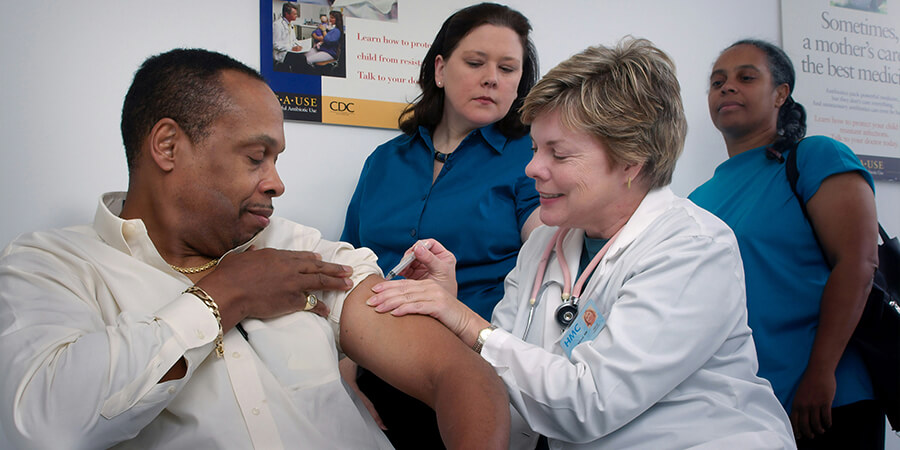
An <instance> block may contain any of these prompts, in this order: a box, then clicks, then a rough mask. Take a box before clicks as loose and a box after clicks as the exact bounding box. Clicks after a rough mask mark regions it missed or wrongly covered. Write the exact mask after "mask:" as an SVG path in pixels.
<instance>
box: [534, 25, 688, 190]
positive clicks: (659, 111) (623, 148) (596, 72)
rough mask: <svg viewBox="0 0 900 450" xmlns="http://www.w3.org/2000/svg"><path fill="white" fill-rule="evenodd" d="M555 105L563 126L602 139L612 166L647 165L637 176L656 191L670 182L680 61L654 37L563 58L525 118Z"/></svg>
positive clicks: (678, 118) (678, 125)
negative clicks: (677, 68) (655, 44)
mask: <svg viewBox="0 0 900 450" xmlns="http://www.w3.org/2000/svg"><path fill="white" fill-rule="evenodd" d="M551 110H558V111H559V112H560V117H561V120H562V122H563V125H564V126H566V127H568V128H570V129H572V130H580V131H584V132H587V133H589V134H591V135H593V136H596V137H597V138H599V139H600V140H601V142H603V143H604V144H605V145H606V146H607V148H608V150H609V151H608V152H607V153H608V157H609V159H610V162H611V163H612V164H614V165H619V164H625V165H631V164H643V165H644V167H643V169H642V170H641V173H640V175H639V176H638V178H643V179H645V180H646V181H647V182H648V184H649V187H650V188H651V189H652V188H656V187H661V186H666V185H668V184H669V183H671V182H672V172H674V171H675V163H676V161H677V160H678V157H679V156H680V155H681V151H682V149H683V148H684V138H685V135H686V134H687V120H686V119H685V117H684V107H683V106H682V103H681V88H680V86H679V84H678V79H677V78H676V76H675V63H674V62H672V59H671V58H669V56H668V55H666V54H665V52H663V51H662V50H660V49H658V48H656V47H655V46H654V45H653V43H652V42H650V41H648V40H646V39H635V38H633V37H631V36H626V37H625V38H623V39H622V40H621V41H619V43H618V44H617V45H616V46H615V47H614V48H608V47H603V46H597V47H588V48H587V49H585V50H584V51H582V52H581V53H578V54H576V55H575V56H572V57H571V58H569V59H567V60H565V61H563V62H561V63H560V64H559V65H558V66H556V67H554V68H553V69H551V70H550V72H548V73H547V75H544V77H543V78H542V79H541V80H540V81H539V82H538V83H537V84H536V85H535V86H534V88H533V89H532V90H531V92H530V93H529V94H528V96H527V97H526V98H525V103H524V104H523V106H522V109H521V114H522V120H523V121H524V122H525V123H529V124H530V123H531V122H532V121H533V120H534V118H535V117H537V116H538V115H540V114H542V113H546V112H549V111H551Z"/></svg>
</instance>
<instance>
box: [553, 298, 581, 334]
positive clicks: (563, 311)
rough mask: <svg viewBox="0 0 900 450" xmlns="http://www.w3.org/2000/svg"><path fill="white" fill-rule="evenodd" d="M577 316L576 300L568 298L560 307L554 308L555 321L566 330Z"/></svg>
mask: <svg viewBox="0 0 900 450" xmlns="http://www.w3.org/2000/svg"><path fill="white" fill-rule="evenodd" d="M577 314H578V299H577V298H575V297H570V298H569V299H568V300H565V301H564V302H563V304H562V305H559V307H558V308H556V321H557V322H559V324H560V325H561V326H562V327H563V328H566V327H568V326H569V324H570V323H572V321H573V320H575V316H576V315H577Z"/></svg>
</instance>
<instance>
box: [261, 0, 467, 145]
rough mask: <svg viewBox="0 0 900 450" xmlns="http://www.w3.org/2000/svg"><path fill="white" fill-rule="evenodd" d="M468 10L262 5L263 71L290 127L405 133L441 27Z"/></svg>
mask: <svg viewBox="0 0 900 450" xmlns="http://www.w3.org/2000/svg"><path fill="white" fill-rule="evenodd" d="M466 4H467V3H466V2H465V1H464V0H449V1H444V2H426V1H406V2H403V3H401V0H303V1H286V0H260V71H261V72H262V74H263V76H264V77H265V78H266V80H267V81H268V83H269V85H270V86H271V87H272V90H273V91H275V93H276V94H277V95H278V98H279V100H280V101H281V105H282V107H283V109H284V112H285V119H288V120H300V121H307V122H318V123H327V124H341V125H356V126H365V127H378V128H397V118H398V117H399V115H400V112H401V111H402V110H403V108H404V107H405V106H406V105H407V104H408V103H409V102H410V101H412V100H413V99H415V98H416V96H418V95H419V92H420V90H419V87H418V85H417V80H418V76H419V67H420V64H421V60H422V58H423V57H424V56H425V53H426V52H427V51H428V48H429V46H430V43H431V41H432V39H433V38H434V35H435V33H436V32H437V30H438V28H439V27H440V24H441V23H442V21H443V20H444V19H445V18H446V16H447V15H448V14H450V13H451V12H453V11H455V10H457V9H459V8H461V7H463V6H466Z"/></svg>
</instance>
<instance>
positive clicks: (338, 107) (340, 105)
mask: <svg viewBox="0 0 900 450" xmlns="http://www.w3.org/2000/svg"><path fill="white" fill-rule="evenodd" d="M328 107H329V108H331V110H332V111H334V112H347V113H352V112H354V111H353V103H344V102H339V101H332V102H331V103H329V104H328Z"/></svg>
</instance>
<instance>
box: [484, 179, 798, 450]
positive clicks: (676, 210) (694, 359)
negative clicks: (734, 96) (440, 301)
mask: <svg viewBox="0 0 900 450" xmlns="http://www.w3.org/2000/svg"><path fill="white" fill-rule="evenodd" d="M555 231H556V229H555V228H554V227H541V228H539V229H537V230H536V231H535V232H534V233H533V234H532V236H531V238H530V239H528V241H527V242H526V243H525V245H524V246H523V247H522V251H521V252H520V254H519V259H518V262H517V264H516V267H515V268H514V269H513V271H512V272H510V274H509V275H508V276H507V278H506V282H505V295H504V297H503V300H501V301H500V303H498V304H497V307H496V308H495V310H494V314H493V323H494V324H495V325H497V326H498V327H499V329H498V330H497V331H495V332H494V333H492V334H491V335H490V337H489V338H488V339H487V341H486V342H485V345H484V348H483V349H482V355H483V356H484V358H485V360H487V361H488V362H489V363H491V364H492V365H493V366H494V368H495V369H496V370H497V373H498V374H499V375H500V376H501V377H502V378H503V381H504V382H505V384H506V386H507V389H508V391H509V396H510V401H511V403H512V405H513V406H514V408H515V410H517V411H518V413H520V414H521V418H524V421H525V422H526V423H527V424H528V425H529V426H530V428H531V429H532V430H534V431H536V432H537V433H541V434H543V435H545V436H547V437H548V438H549V443H550V448H552V449H556V448H579V449H580V448H612V449H626V448H642V449H643V448H653V449H667V448H670V449H684V448H692V447H695V446H697V447H699V448H715V449H721V448H728V449H729V450H735V449H743V448H795V444H794V440H793V435H792V433H791V429H790V423H789V420H788V417H787V415H786V414H785V412H784V410H783V409H782V408H781V405H780V404H779V403H778V400H777V399H776V398H775V395H774V394H773V393H772V388H771V386H770V385H769V383H768V382H767V381H766V380H764V379H762V378H759V377H757V376H756V369H757V361H756V350H755V347H754V344H753V339H752V337H751V335H750V328H749V327H748V326H747V311H746V298H745V294H744V273H743V266H742V264H741V258H740V253H739V251H738V246H737V241H736V240H735V238H734V235H733V233H732V232H731V230H730V229H729V228H728V227H727V226H726V225H725V224H724V223H723V222H721V221H720V220H719V219H717V218H716V217H714V216H713V215H712V214H709V213H708V212H706V211H704V210H702V209H700V208H699V207H697V206H696V205H694V204H693V203H691V202H690V201H688V200H686V199H682V198H679V197H676V196H675V195H674V194H673V193H672V192H671V190H669V188H661V189H656V190H654V191H651V192H650V193H649V194H648V195H647V196H646V197H645V198H644V200H643V201H642V203H641V205H640V206H639V207H638V209H637V211H635V213H634V215H633V216H632V217H631V218H630V219H629V221H628V223H626V225H625V226H624V228H623V229H622V231H621V233H620V235H619V237H618V239H617V240H616V241H615V242H614V243H613V245H612V246H611V247H610V249H609V251H608V253H607V255H606V256H605V257H604V258H603V260H602V262H601V263H600V265H599V266H598V268H597V269H596V271H595V272H594V275H593V276H592V277H591V279H590V281H589V283H588V284H587V285H586V286H585V289H584V293H583V295H582V299H585V300H586V299H587V298H589V297H590V298H593V299H594V301H595V302H596V305H597V307H598V310H599V312H600V313H601V314H603V316H604V317H605V318H606V319H607V323H606V328H605V329H603V331H601V332H600V334H599V336H597V338H596V339H595V340H593V341H590V342H584V343H582V344H580V345H578V346H577V347H576V348H575V349H574V350H573V352H572V357H571V360H570V359H569V358H567V357H566V356H565V353H564V352H563V350H562V348H561V347H560V346H559V338H560V336H561V334H562V328H561V327H560V326H559V324H558V323H557V322H556V320H555V314H554V312H555V311H556V308H557V307H558V306H559V305H560V304H561V299H560V288H559V287H558V286H559V285H556V284H554V285H552V286H551V287H549V288H548V289H547V290H546V292H545V293H544V295H543V296H542V298H540V300H539V303H538V305H537V309H536V311H535V317H534V321H533V324H532V326H531V330H530V331H529V334H528V337H527V341H523V340H522V339H521V337H522V333H523V332H524V329H525V324H526V321H527V318H528V312H529V306H528V297H529V296H530V294H531V290H532V286H533V284H534V280H535V274H536V272H537V266H538V263H539V260H540V255H541V252H542V251H543V250H544V248H545V246H546V245H547V243H548V242H549V241H550V240H551V239H552V236H553V234H554V233H555ZM583 236H584V233H583V231H582V230H571V231H570V232H569V234H568V235H567V237H566V239H565V241H564V252H565V256H566V260H567V262H568V265H569V268H570V270H571V271H572V279H573V280H574V279H575V278H576V277H575V275H576V274H575V272H576V271H577V270H578V261H579V257H580V254H581V248H582V241H583ZM562 279H563V277H562V273H561V271H560V267H559V264H558V262H557V260H556V256H555V254H554V256H552V257H551V259H550V262H549V264H548V265H547V271H546V275H545V277H544V283H547V282H548V281H551V280H553V281H556V282H559V283H562ZM515 422H516V419H514V429H513V430H512V434H511V438H512V440H513V444H512V445H513V447H517V446H519V445H522V444H521V443H516V442H517V440H519V439H521V438H522V437H523V432H524V433H525V434H527V433H528V430H521V429H515V428H516V425H515ZM531 434H534V433H531ZM519 448H521V447H519Z"/></svg>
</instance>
